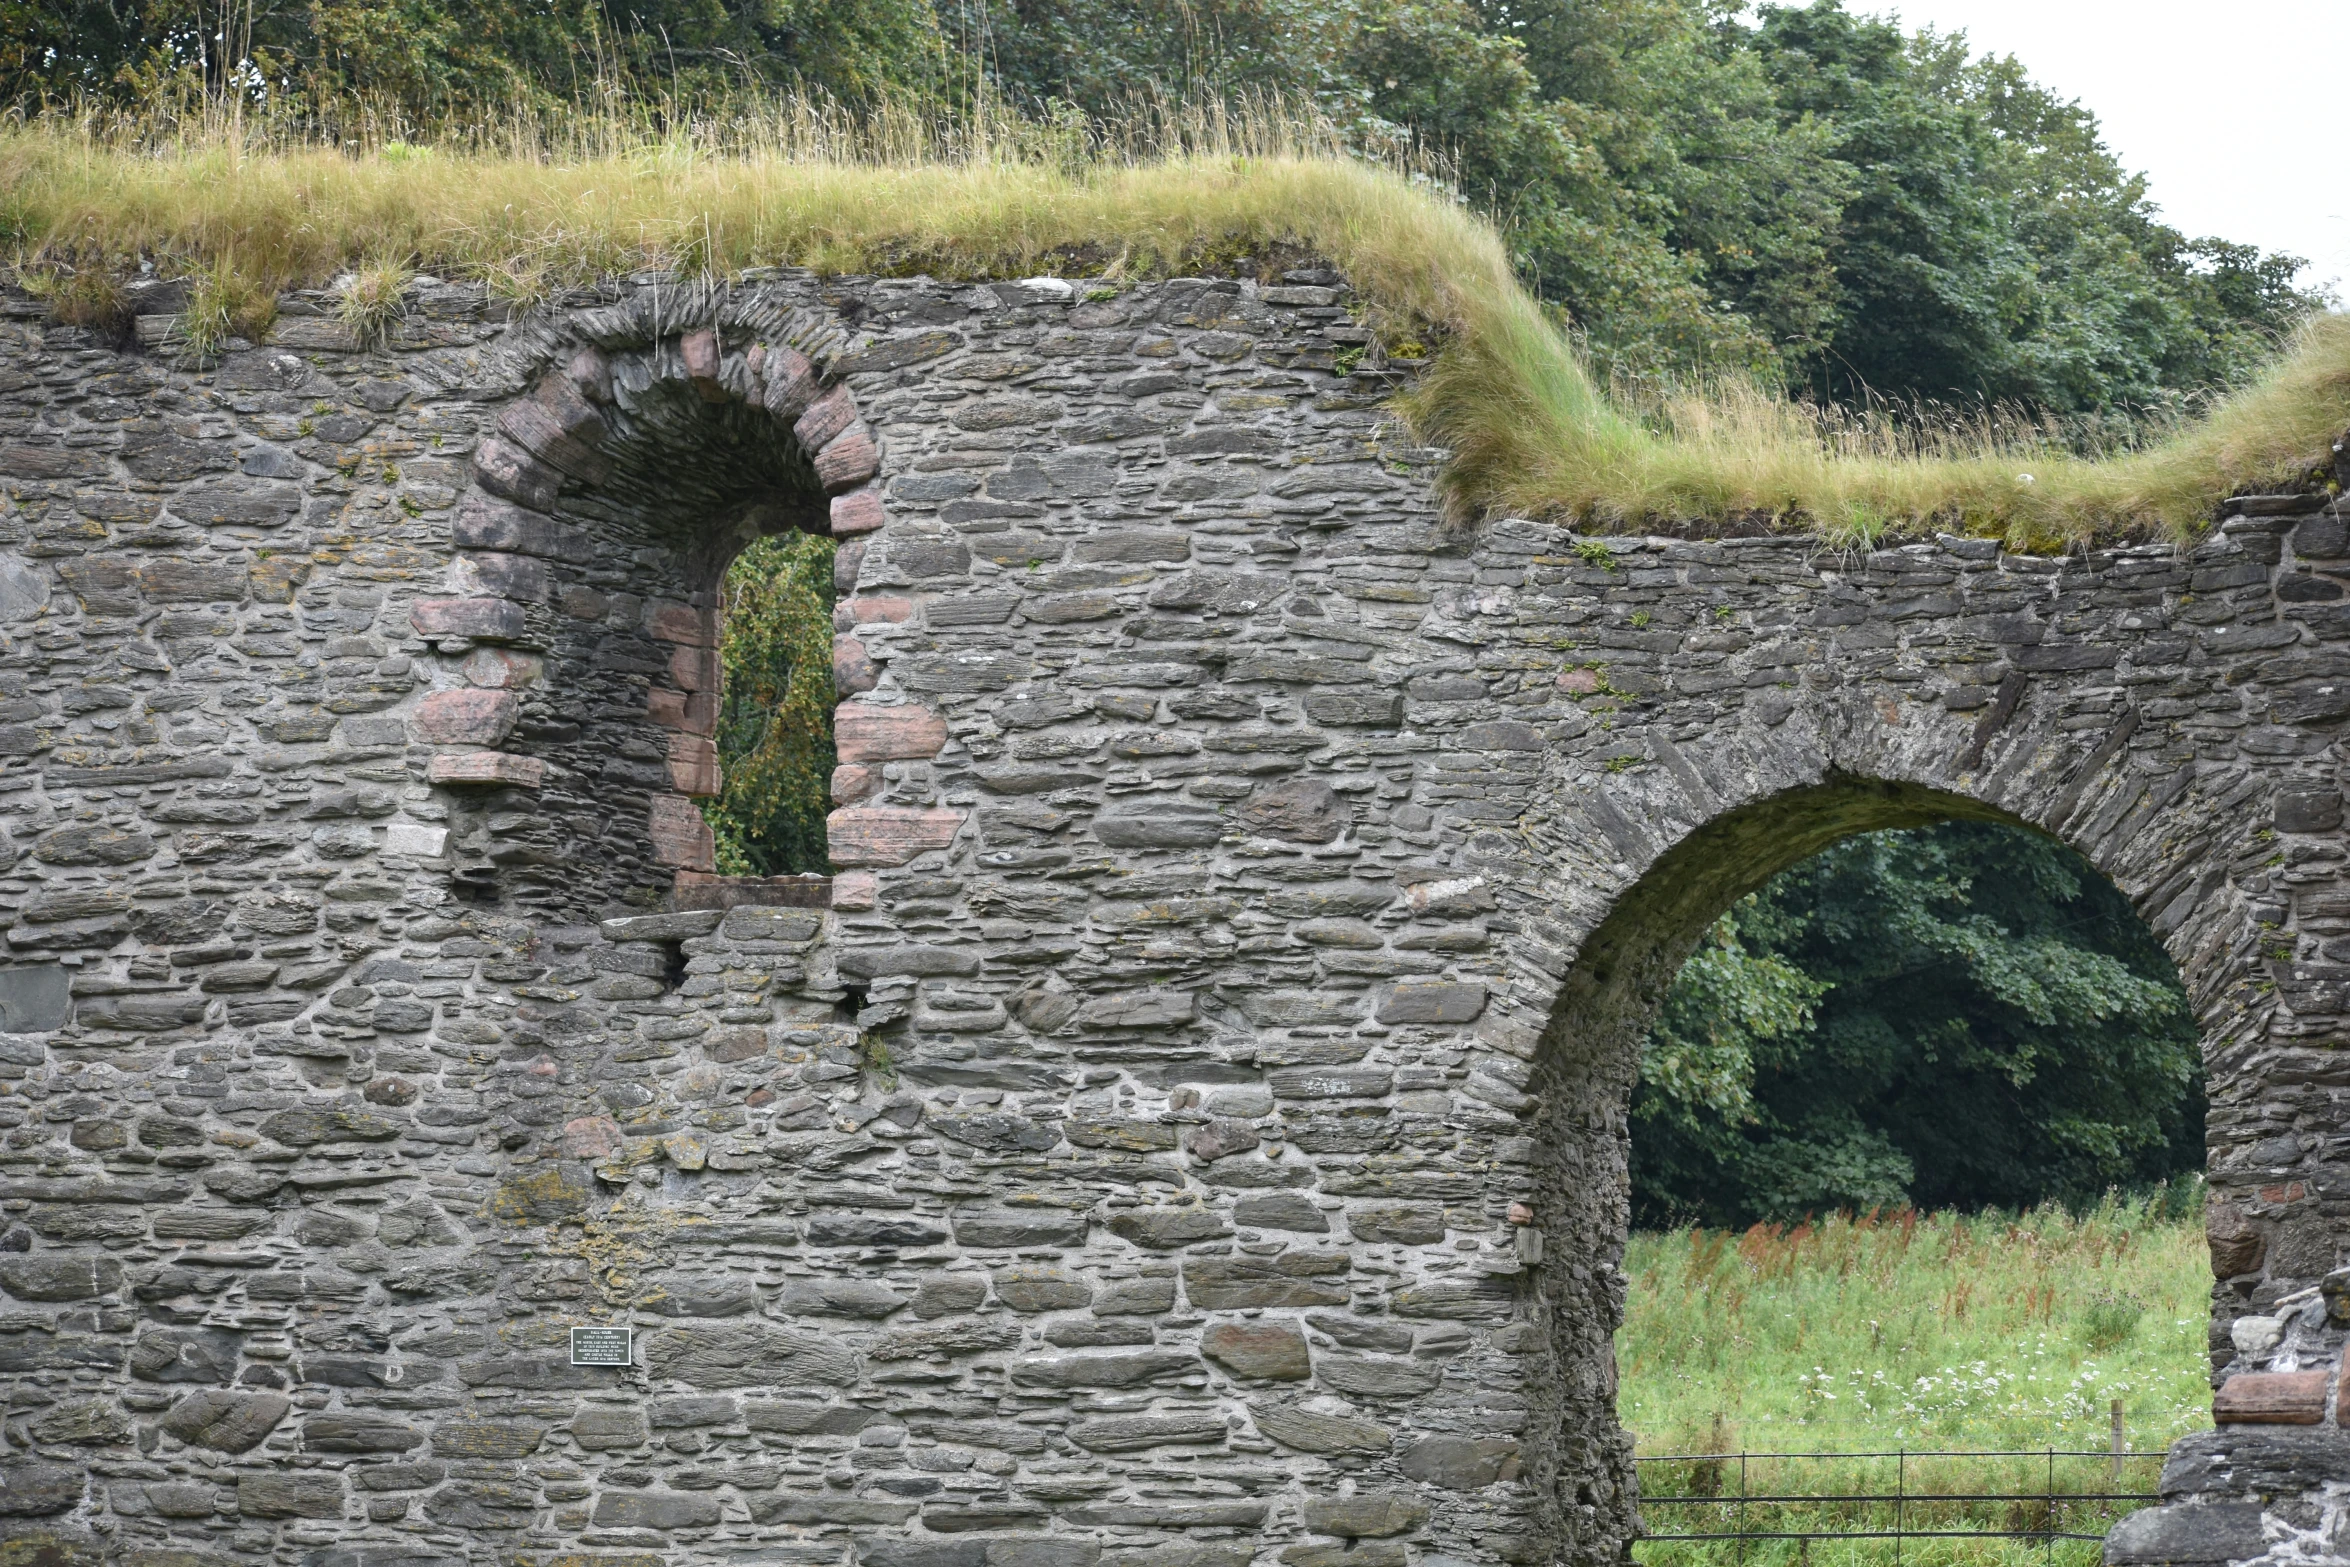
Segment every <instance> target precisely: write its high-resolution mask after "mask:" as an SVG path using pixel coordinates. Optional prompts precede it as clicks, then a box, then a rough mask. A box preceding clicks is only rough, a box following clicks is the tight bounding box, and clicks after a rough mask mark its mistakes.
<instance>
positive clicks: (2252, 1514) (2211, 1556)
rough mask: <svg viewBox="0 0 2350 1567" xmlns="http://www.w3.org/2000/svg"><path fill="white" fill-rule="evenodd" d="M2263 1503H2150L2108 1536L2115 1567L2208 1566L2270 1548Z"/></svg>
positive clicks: (2110, 1559)
mask: <svg viewBox="0 0 2350 1567" xmlns="http://www.w3.org/2000/svg"><path fill="white" fill-rule="evenodd" d="M2267 1549H2268V1547H2267V1543H2266V1541H2265V1540H2264V1538H2263V1531H2262V1529H2261V1527H2260V1504H2259V1503H2257V1502H2238V1503H2232V1504H2228V1505H2225V1506H2217V1507H2192V1506H2182V1507H2149V1508H2147V1509H2145V1510H2144V1511H2142V1512H2135V1513H2132V1514H2130V1516H2128V1517H2127V1518H2124V1519H2123V1520H2122V1521H2121V1522H2120V1523H2118V1524H2116V1525H2114V1528H2113V1532H2112V1533H2111V1534H2109V1535H2107V1536H2106V1539H2105V1560H2106V1561H2107V1563H2108V1564H2109V1567H2204V1564H2206V1563H2210V1564H2213V1567H2216V1564H2218V1563H2222V1562H2240V1561H2247V1560H2250V1559H2251V1558H2253V1557H2256V1556H2260V1555H2263V1554H2265V1553H2266V1551H2267Z"/></svg>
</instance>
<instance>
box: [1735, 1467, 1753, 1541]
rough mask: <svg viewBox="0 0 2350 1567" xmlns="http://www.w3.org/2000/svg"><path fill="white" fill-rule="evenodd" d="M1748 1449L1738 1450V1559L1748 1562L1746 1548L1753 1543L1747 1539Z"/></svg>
mask: <svg viewBox="0 0 2350 1567" xmlns="http://www.w3.org/2000/svg"><path fill="white" fill-rule="evenodd" d="M1746 1492H1747V1484H1746V1449H1745V1448H1743V1447H1742V1448H1740V1449H1738V1559H1739V1560H1740V1561H1741V1562H1743V1561H1745V1560H1746V1548H1747V1547H1748V1546H1749V1545H1751V1544H1752V1543H1753V1542H1752V1541H1750V1540H1748V1539H1747V1538H1746V1536H1747V1533H1748V1532H1749V1531H1748V1529H1747V1526H1746Z"/></svg>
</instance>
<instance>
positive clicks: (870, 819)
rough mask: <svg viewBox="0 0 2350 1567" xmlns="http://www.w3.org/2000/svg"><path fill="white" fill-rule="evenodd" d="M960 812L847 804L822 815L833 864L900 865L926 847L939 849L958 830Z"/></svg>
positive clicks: (950, 841)
mask: <svg viewBox="0 0 2350 1567" xmlns="http://www.w3.org/2000/svg"><path fill="white" fill-rule="evenodd" d="M964 814H965V813H963V812H961V811H952V810H943V809H941V810H912V809H908V808H905V807H900V806H887V805H868V806H850V807H847V808H844V809H842V810H838V811H834V812H833V813H832V814H831V815H830V816H828V817H826V818H825V823H824V825H825V830H826V835H827V837H828V838H829V839H830V842H831V850H832V863H833V864H834V865H836V866H858V865H903V864H905V863H906V862H907V861H908V860H911V859H912V858H913V857H914V856H915V855H917V854H921V853H923V852H924V851H926V850H930V849H943V848H946V847H947V846H948V845H949V844H952V843H953V842H954V841H955V834H956V833H957V832H959V831H961V830H962V826H963V819H964Z"/></svg>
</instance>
